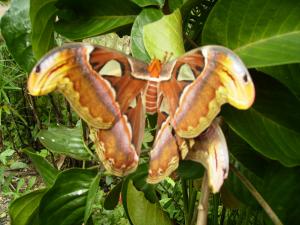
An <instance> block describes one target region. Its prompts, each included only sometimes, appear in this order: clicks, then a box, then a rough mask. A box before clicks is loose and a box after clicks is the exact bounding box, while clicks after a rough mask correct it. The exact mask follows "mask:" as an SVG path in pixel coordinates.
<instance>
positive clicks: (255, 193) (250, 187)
mask: <svg viewBox="0 0 300 225" xmlns="http://www.w3.org/2000/svg"><path fill="white" fill-rule="evenodd" d="M230 170H231V171H232V172H233V173H234V174H235V175H236V176H237V177H238V178H239V179H240V181H241V182H242V183H243V184H244V185H245V187H246V188H247V189H248V190H249V192H250V193H251V194H252V196H253V197H254V198H255V199H256V201H257V202H258V203H259V204H260V206H261V207H262V208H263V209H264V210H265V212H266V214H267V215H268V216H269V217H270V219H271V220H272V222H273V223H274V224H275V225H283V223H282V222H281V220H280V219H279V217H278V216H277V215H276V214H275V212H274V211H273V209H272V208H271V207H270V205H269V204H268V203H267V202H266V201H265V199H264V198H263V197H262V196H261V194H260V193H259V192H258V191H257V190H256V188H255V187H254V186H253V185H252V184H251V182H250V181H249V180H248V179H247V178H246V177H245V176H244V175H243V174H242V173H240V172H239V171H238V170H237V169H236V168H235V167H234V165H232V164H230Z"/></svg>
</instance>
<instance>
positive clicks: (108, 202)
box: [104, 182, 123, 210]
mask: <svg viewBox="0 0 300 225" xmlns="http://www.w3.org/2000/svg"><path fill="white" fill-rule="evenodd" d="M122 184H123V182H119V183H118V184H117V185H116V186H115V187H114V188H113V189H111V190H110V192H109V193H108V195H107V196H106V198H105V201H104V208H105V209H107V210H113V209H114V208H115V207H116V206H117V204H118V202H119V199H120V193H121V190H122Z"/></svg>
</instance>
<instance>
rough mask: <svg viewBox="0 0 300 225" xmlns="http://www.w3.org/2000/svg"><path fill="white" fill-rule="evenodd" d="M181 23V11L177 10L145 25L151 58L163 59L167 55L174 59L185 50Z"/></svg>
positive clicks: (144, 34)
mask: <svg viewBox="0 0 300 225" xmlns="http://www.w3.org/2000/svg"><path fill="white" fill-rule="evenodd" d="M181 23H182V21H181V14H180V11H179V10H176V11H174V12H173V13H172V14H170V15H166V16H164V17H162V18H161V19H160V20H158V21H156V22H154V23H150V24H147V25H145V26H144V32H143V40H144V45H145V49H146V50H147V52H148V54H149V56H150V58H151V59H154V58H157V59H161V60H163V59H164V58H166V57H167V58H168V57H170V59H172V58H176V57H178V56H180V55H182V54H183V53H184V52H185V50H184V46H183V39H182V28H181ZM167 53H168V54H169V55H167ZM170 54H171V55H170ZM168 59H169V58H168Z"/></svg>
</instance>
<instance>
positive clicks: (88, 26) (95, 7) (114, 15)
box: [55, 0, 140, 40]
mask: <svg viewBox="0 0 300 225" xmlns="http://www.w3.org/2000/svg"><path fill="white" fill-rule="evenodd" d="M116 6H117V7H116ZM57 7H58V8H59V9H60V11H59V13H58V14H59V20H58V22H57V23H56V24H55V30H56V31H57V32H58V33H60V34H61V35H63V36H65V37H67V38H69V39H71V40H78V39H84V38H88V37H91V36H96V35H100V34H105V33H109V32H113V31H117V30H122V29H123V28H124V27H125V26H128V25H130V24H132V23H133V22H134V19H135V17H136V15H137V14H138V13H139V11H140V8H139V7H137V6H136V5H135V4H134V3H132V2H130V1H129V0H123V1H119V0H110V1H108V2H107V1H94V0H85V1H76V2H74V1H68V0H64V1H60V2H59V4H57Z"/></svg>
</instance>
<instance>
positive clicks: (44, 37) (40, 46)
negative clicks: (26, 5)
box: [30, 0, 58, 59]
mask: <svg viewBox="0 0 300 225" xmlns="http://www.w3.org/2000/svg"><path fill="white" fill-rule="evenodd" d="M57 1H58V0H30V19H31V24H32V48H33V52H34V55H35V56H36V58H37V59H39V58H41V57H42V56H43V55H44V54H45V53H46V52H48V51H49V50H50V49H51V48H52V47H53V46H54V27H53V26H54V20H55V15H56V12H57V8H56V7H55V4H56V2H57Z"/></svg>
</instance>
